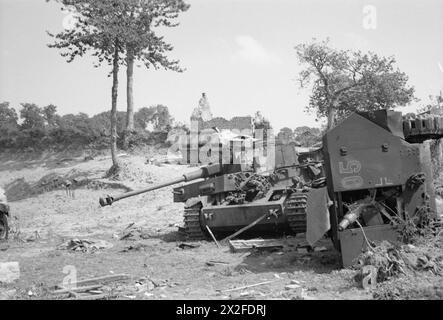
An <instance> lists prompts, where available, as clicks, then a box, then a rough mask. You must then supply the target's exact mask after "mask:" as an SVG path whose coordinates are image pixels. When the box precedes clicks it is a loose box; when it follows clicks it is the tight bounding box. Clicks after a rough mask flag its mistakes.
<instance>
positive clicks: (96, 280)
mask: <svg viewBox="0 0 443 320" xmlns="http://www.w3.org/2000/svg"><path fill="white" fill-rule="evenodd" d="M129 278H130V277H129V276H128V275H127V274H113V275H108V276H102V277H96V278H91V279H85V280H81V281H77V282H75V283H73V285H75V286H77V287H82V286H92V285H94V284H95V285H97V284H100V283H101V284H103V283H108V282H114V281H123V280H128V279H129ZM61 289H65V288H63V287H61Z"/></svg>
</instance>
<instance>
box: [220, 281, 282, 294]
mask: <svg viewBox="0 0 443 320" xmlns="http://www.w3.org/2000/svg"><path fill="white" fill-rule="evenodd" d="M278 280H279V279H275V280H270V281H264V282H260V283H255V284H250V285H247V286H243V287H237V288H232V289H226V290H219V291H221V292H231V291H237V290H243V289H247V288H252V287H257V286H262V285H265V284H269V283H273V282H276V281H278Z"/></svg>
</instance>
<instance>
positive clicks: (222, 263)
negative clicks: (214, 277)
mask: <svg viewBox="0 0 443 320" xmlns="http://www.w3.org/2000/svg"><path fill="white" fill-rule="evenodd" d="M216 264H219V265H220V264H221V265H228V264H229V263H228V262H224V261H215V260H209V261H207V262H206V265H207V266H210V267H213V266H215V265H216Z"/></svg>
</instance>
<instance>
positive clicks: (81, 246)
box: [57, 239, 113, 253]
mask: <svg viewBox="0 0 443 320" xmlns="http://www.w3.org/2000/svg"><path fill="white" fill-rule="evenodd" d="M112 247H113V244H112V243H110V242H107V241H105V240H88V239H70V240H68V241H66V242H64V243H62V244H60V245H59V246H58V247H57V248H58V249H61V250H72V251H81V252H85V253H86V252H88V253H92V252H95V251H97V250H101V249H109V248H112Z"/></svg>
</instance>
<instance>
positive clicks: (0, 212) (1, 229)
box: [0, 188, 9, 240]
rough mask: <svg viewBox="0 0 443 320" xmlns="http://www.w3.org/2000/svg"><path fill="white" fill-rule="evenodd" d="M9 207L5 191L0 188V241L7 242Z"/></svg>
mask: <svg viewBox="0 0 443 320" xmlns="http://www.w3.org/2000/svg"><path fill="white" fill-rule="evenodd" d="M8 217H9V205H8V200H7V199H6V194H5V191H4V190H3V189H2V188H0V240H7V239H8V234H9V226H8Z"/></svg>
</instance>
